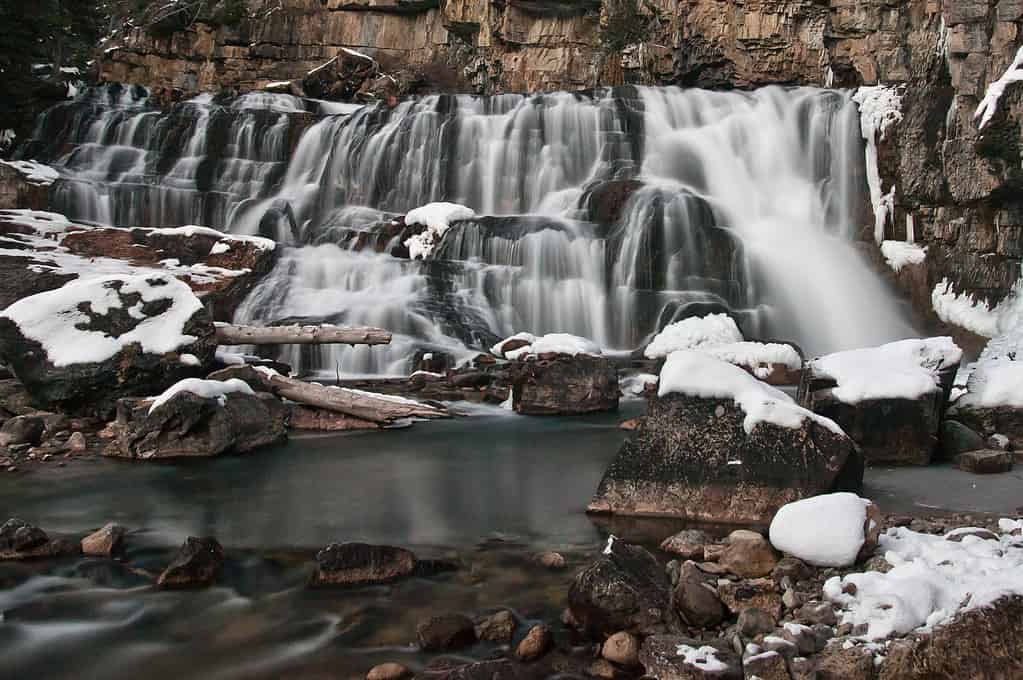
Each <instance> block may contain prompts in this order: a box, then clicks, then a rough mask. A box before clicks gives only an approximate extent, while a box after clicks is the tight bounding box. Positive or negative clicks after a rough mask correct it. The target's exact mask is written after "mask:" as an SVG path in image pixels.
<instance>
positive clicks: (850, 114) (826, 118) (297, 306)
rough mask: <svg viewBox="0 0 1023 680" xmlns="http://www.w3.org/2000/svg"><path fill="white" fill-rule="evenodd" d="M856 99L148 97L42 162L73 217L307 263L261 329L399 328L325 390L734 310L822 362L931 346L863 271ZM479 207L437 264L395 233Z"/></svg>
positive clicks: (622, 336)
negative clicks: (535, 340)
mask: <svg viewBox="0 0 1023 680" xmlns="http://www.w3.org/2000/svg"><path fill="white" fill-rule="evenodd" d="M862 144H863V142H862V139H861V137H860V133H859V114H858V110H857V107H856V105H855V103H854V102H852V101H851V99H850V97H849V95H848V93H845V92H839V91H829V90H819V89H812V88H780V87H768V88H764V89H761V90H757V91H754V92H729V93H721V92H708V91H703V90H680V89H678V88H633V87H627V88H615V89H609V90H605V91H603V92H600V93H598V94H597V95H595V96H593V97H586V96H581V95H573V94H568V93H554V94H543V95H533V96H528V97H527V96H520V95H499V96H494V97H471V96H462V95H458V96H454V95H436V96H428V97H423V98H419V99H415V100H409V101H405V102H402V103H400V104H399V105H398V106H397V107H396V108H394V109H393V110H391V109H388V108H386V107H385V106H383V105H374V106H365V107H355V106H350V105H339V104H328V103H326V102H318V101H311V100H303V99H298V98H296V97H291V96H287V95H271V94H266V93H256V94H249V95H244V96H242V97H238V98H235V99H233V100H224V101H220V100H217V99H215V98H212V97H209V96H203V97H200V98H197V99H193V100H190V101H188V102H183V103H181V104H178V105H176V106H175V107H174V108H173V110H171V111H170V112H167V113H165V112H160V111H158V110H156V109H155V108H154V107H152V106H151V105H150V102H149V100H148V93H147V92H146V91H145V90H144V89H142V88H138V87H122V86H106V87H103V88H96V89H92V90H89V91H87V92H85V93H84V94H83V95H82V96H81V97H79V99H77V100H75V101H73V102H69V103H66V104H61V105H59V106H57V107H55V108H54V109H52V110H50V111H49V112H48V113H47V114H45V115H44V116H43V117H42V118H41V119H40V122H39V124H38V126H37V130H36V133H35V135H34V139H33V140H32V141H31V142H29V143H28V144H27V145H26V146H25V147H24V148H23V149H22V150H21V155H22V157H34V158H39V159H40V160H44V161H48V162H50V163H52V164H53V165H54V166H55V167H57V168H58V169H59V170H60V171H61V174H62V179H61V180H59V181H58V182H57V183H56V184H55V185H54V188H53V190H52V199H53V203H54V206H55V209H57V210H61V211H63V212H64V213H65V214H67V215H68V217H70V218H72V219H77V220H82V221H87V222H97V223H103V224H113V225H118V226H174V225H183V224H203V225H206V226H211V227H214V228H218V229H223V230H226V231H231V232H235V233H245V234H255V233H262V234H263V235H267V236H271V237H274V238H277V239H278V240H280V241H283V242H285V243H288V244H290V245H291V246H293V247H292V248H289V249H287V251H286V252H285V253H284V255H283V256H282V258H281V261H280V264H279V265H278V267H277V268H276V269H275V271H274V272H273V273H272V274H271V275H270V276H269V277H267V278H266V279H265V280H264V281H263V282H262V283H261V284H260V285H259V286H258V288H257V289H256V290H255V291H254V292H253V294H252V295H251V296H250V297H249V298H248V299H247V300H246V302H245V303H244V304H243V305H242V307H241V308H240V309H239V310H238V312H237V315H236V317H237V320H238V321H242V322H272V321H277V320H281V319H285V318H295V317H306V318H315V319H326V320H330V321H333V322H338V323H351V324H369V325H378V326H382V327H385V328H387V329H389V330H391V331H393V332H394V334H395V341H394V343H393V344H392V345H391V346H388V347H376V348H368V347H360V348H346V347H304V348H295V349H294V350H289V351H288V353H287V354H286V355H285V356H284V357H283V358H284V359H285V360H287V361H289V362H291V363H293V364H294V365H295V366H296V367H298V368H299V369H300V370H303V371H313V372H315V371H320V372H324V373H327V374H330V375H333V374H334V373H335V372H336V371H339V372H341V373H344V374H350V375H353V374H406V373H407V372H408V370H409V367H410V359H411V357H412V356H413V355H414V354H415V353H417V352H419V353H422V352H447V353H450V354H452V355H454V356H455V357H456V358H461V357H464V356H469V355H471V353H473V348H480V347H487V346H489V344H491V343H492V342H493V341H494V340H496V339H498V338H500V337H504V336H506V335H509V334H511V333H513V332H517V331H523V330H528V331H531V332H534V333H547V332H567V333H573V334H576V335H582V336H585V337H588V338H591V339H593V340H594V341H596V342H597V343H599V344H600V345H601V346H603V347H606V348H610V349H618V350H631V349H634V348H636V347H638V346H640V345H641V344H642V343H643V341H644V340H645V339H647V338H648V337H649V336H650V334H652V333H654V332H656V331H657V330H658V329H659V328H661V327H663V326H664V325H665V324H667V323H669V322H671V321H673V320H678V319H680V318H683V317H685V316H687V315H691V314H694V313H704V312H706V311H711V310H714V311H717V310H721V309H727V310H729V311H730V312H732V313H733V314H734V315H735V316H736V317H737V318H738V319H739V320H740V323H741V325H742V326H743V329H744V331H745V333H746V334H747V335H748V336H753V337H760V338H780V339H785V340H793V341H795V342H797V343H799V344H800V345H801V346H802V347H803V348H804V349H805V350H806V351H807V353H809V354H816V353H824V352H831V351H836V350H840V349H848V348H852V347H859V346H865V345H871V344H878V343H881V342H885V341H889V340H892V339H895V338H899V337H905V336H908V335H911V334H912V333H913V331H912V329H911V328H910V327H909V326H908V324H907V323H906V322H905V321H904V319H903V316H902V314H901V312H900V309H899V308H898V306H897V304H896V302H895V301H894V300H893V299H892V297H891V295H890V294H889V292H888V291H887V290H886V289H885V287H884V285H883V282H882V281H881V280H880V279H879V278H878V277H877V276H876V275H875V274H874V273H873V271H872V270H871V269H870V267H869V266H868V264H867V263H866V261H865V260H864V258H863V256H862V255H861V254H860V253H859V252H858V251H857V249H856V247H855V245H854V239H855V236H856V234H855V232H857V231H858V229H859V228H860V226H861V224H862V219H861V217H862V215H861V213H862V212H863V210H862V207H863V203H864V201H865V195H866V182H865V179H864V177H865V175H864V168H863V160H862V158H863V152H862ZM432 201H451V202H455V203H461V204H464V205H467V206H469V207H471V208H472V209H473V210H475V211H476V213H477V215H479V216H480V217H477V218H475V219H472V220H467V221H462V222H457V223H455V224H454V225H453V226H452V228H451V229H449V230H448V232H447V233H446V234H445V236H444V238H443V239H442V241H441V242H440V244H439V246H438V247H437V248H435V249H434V252H433V254H432V255H431V257H430V258H429V259H428V260H427V261H425V262H422V261H410V260H408V259H407V258H403V257H394V256H392V254H390V253H392V252H398V251H400V246H401V241H402V239H403V238H404V233H405V232H404V231H403V227H402V225H400V224H396V223H394V222H393V220H394V218H396V217H399V216H401V215H403V214H404V213H406V212H407V211H409V210H411V209H413V208H416V207H418V206H420V205H423V204H426V203H429V202H432Z"/></svg>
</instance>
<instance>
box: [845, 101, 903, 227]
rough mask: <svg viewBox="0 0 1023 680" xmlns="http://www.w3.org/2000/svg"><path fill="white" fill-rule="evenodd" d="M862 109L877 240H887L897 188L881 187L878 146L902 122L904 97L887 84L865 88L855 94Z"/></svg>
mask: <svg viewBox="0 0 1023 680" xmlns="http://www.w3.org/2000/svg"><path fill="white" fill-rule="evenodd" d="M852 98H853V101H854V102H856V103H857V104H858V105H859V107H860V134H861V135H862V136H863V140H864V141H865V142H866V151H865V153H866V162H867V186H868V187H869V189H870V203H871V205H872V206H873V207H874V240H875V241H877V243H881V241H883V240H884V228H885V225H886V224H887V223H888V221H889V219H890V218H891V217H892V214H893V212H894V208H895V187H894V186H893V187H892V188H891V190H890V191H889V192H888V193H887V194H885V193H884V190H883V189H882V187H881V171H880V170H879V169H878V165H877V143H878V142H879V141H881V140H883V139H884V138H885V136H886V135H887V134H888V130H889V128H891V126H893V125H895V124H897V123H898V122H899V121H901V120H902V95H901V94H900V92H899V91H898V90H897V89H896V88H894V87H889V86H887V85H873V86H863V87H860V88H857V90H856V92H854V93H853V96H852Z"/></svg>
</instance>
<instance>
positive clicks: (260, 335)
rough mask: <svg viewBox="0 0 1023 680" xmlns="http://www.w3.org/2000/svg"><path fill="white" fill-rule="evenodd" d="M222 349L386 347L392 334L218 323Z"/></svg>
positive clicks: (339, 328)
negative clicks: (227, 346)
mask: <svg viewBox="0 0 1023 680" xmlns="http://www.w3.org/2000/svg"><path fill="white" fill-rule="evenodd" d="M216 328H217V343H218V344H220V345H330V344H337V345H387V344H390V342H391V334H390V333H389V332H387V331H385V330H384V329H382V328H371V327H348V326H330V325H326V326H299V325H298V324H295V325H293V326H240V325H236V324H229V323H218V324H217V325H216Z"/></svg>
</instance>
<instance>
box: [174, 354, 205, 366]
mask: <svg viewBox="0 0 1023 680" xmlns="http://www.w3.org/2000/svg"><path fill="white" fill-rule="evenodd" d="M178 361H180V362H181V363H182V364H184V365H185V366H202V362H201V361H199V357H197V356H195V355H194V354H188V353H187V352H186V353H185V354H182V355H181V356H179V357H178Z"/></svg>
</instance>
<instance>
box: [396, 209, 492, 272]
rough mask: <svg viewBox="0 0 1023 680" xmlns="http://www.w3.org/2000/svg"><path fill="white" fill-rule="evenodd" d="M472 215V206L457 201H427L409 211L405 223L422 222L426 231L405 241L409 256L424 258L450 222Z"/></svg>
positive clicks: (431, 250)
mask: <svg viewBox="0 0 1023 680" xmlns="http://www.w3.org/2000/svg"><path fill="white" fill-rule="evenodd" d="M473 217H476V213H475V211H473V209H472V208H467V207H465V206H464V205H459V204H458V203H428V204H426V205H424V206H422V207H420V208H416V209H415V210H413V211H411V212H410V213H408V214H407V215H405V224H422V225H424V226H426V231H424V232H423V233H421V234H416V235H415V236H413V237H411V238H409V239H407V240H406V241H405V246H406V247H407V248H408V251H409V257H410V258H412V259H413V260H415V259H420V260H425V259H426V258H428V257H429V256H430V254H431V253H433V248H434V246H435V245H437V242H438V241H440V237H441V236H443V235H444V232H446V231H447V230H448V227H450V226H451V223H452V222H455V221H457V220H468V219H472V218H473Z"/></svg>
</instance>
